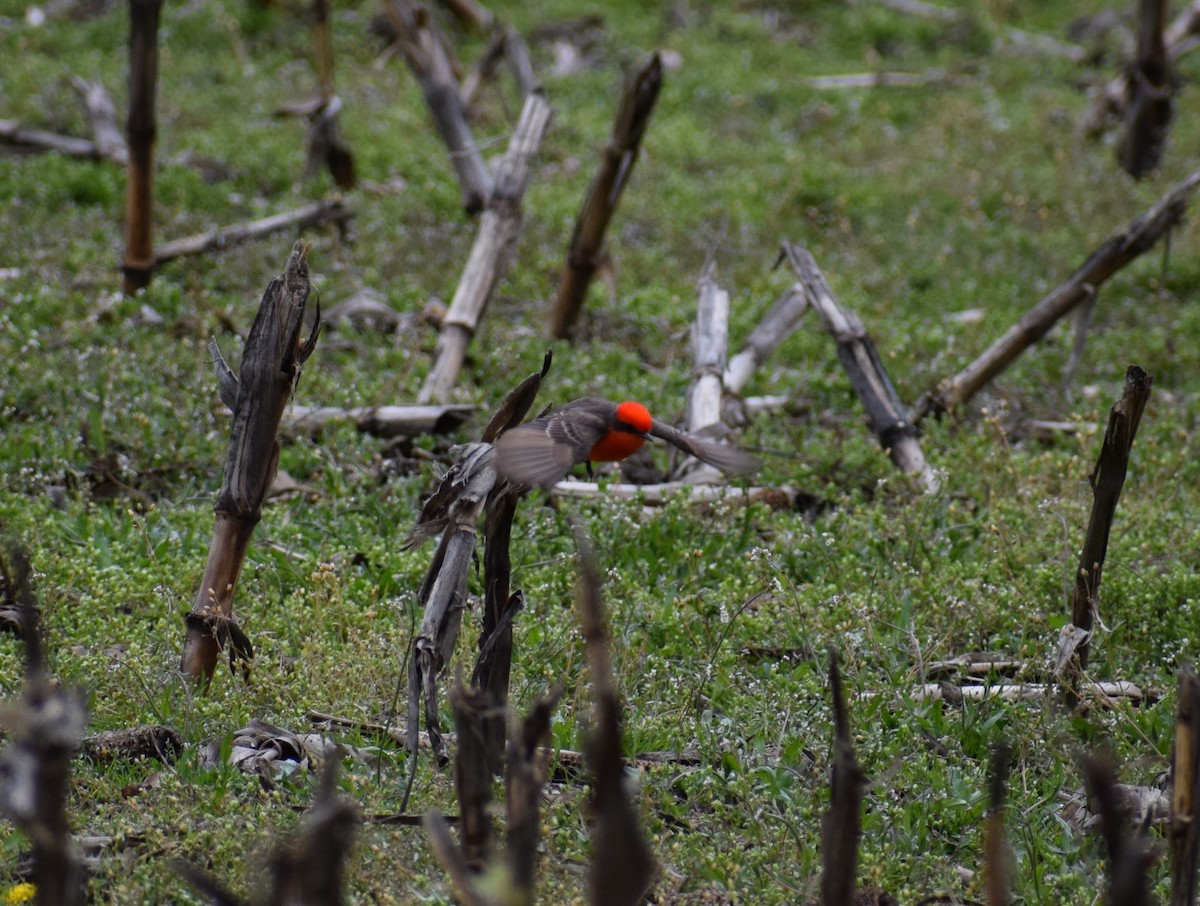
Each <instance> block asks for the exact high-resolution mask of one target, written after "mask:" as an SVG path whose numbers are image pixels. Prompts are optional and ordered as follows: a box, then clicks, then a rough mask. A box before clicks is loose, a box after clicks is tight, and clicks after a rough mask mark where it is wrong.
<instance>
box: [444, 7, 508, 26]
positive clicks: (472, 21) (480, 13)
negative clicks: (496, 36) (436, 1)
mask: <svg viewBox="0 0 1200 906" xmlns="http://www.w3.org/2000/svg"><path fill="white" fill-rule="evenodd" d="M441 2H442V6H444V7H446V9H448V10H450V12H452V13H454V15H455V16H457V17H458V20H459V21H460V22H462V23H463V25H467V26H470V27H471V28H474V29H477V30H479V31H487V30H488V29H489V28H491V26H492V23H493V22H494V21H495V16H493V15H492V11H491V10H490V9H488V8H487V7H486V6H484V5H483V4H482V3H479V2H478V0H441Z"/></svg>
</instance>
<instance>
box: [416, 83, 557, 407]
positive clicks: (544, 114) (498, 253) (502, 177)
mask: <svg viewBox="0 0 1200 906" xmlns="http://www.w3.org/2000/svg"><path fill="white" fill-rule="evenodd" d="M551 114H552V110H551V107H550V104H549V103H547V101H546V99H545V97H543V96H542V94H541V93H534V94H531V95H529V96H528V97H527V98H526V99H525V107H524V109H523V110H522V112H521V119H520V121H518V123H517V128H516V129H515V131H514V132H513V136H512V140H511V142H510V143H509V146H508V151H507V152H505V155H504V157H503V158H502V159H501V161H500V166H499V168H498V169H497V171H496V183H495V188H494V189H493V191H492V195H491V197H490V198H489V199H488V202H487V209H486V210H485V211H484V212H483V217H482V218H481V220H480V224H479V234H478V236H477V237H476V239H475V244H474V245H473V246H472V248H471V254H470V257H469V258H468V259H467V265H466V267H465V268H464V270H463V274H462V278H461V279H460V280H459V283H458V288H457V289H456V290H455V292H454V299H453V300H452V301H451V303H450V308H449V310H448V311H447V312H446V316H445V317H444V318H443V319H442V328H441V333H440V334H439V336H438V342H437V348H436V350H435V351H434V360H433V365H432V366H431V368H430V370H429V374H428V375H427V376H426V378H425V383H424V385H423V386H422V387H421V390H420V392H419V393H418V394H417V402H418V403H420V404H422V405H425V404H428V403H445V402H447V401H448V397H449V396H450V391H451V390H452V389H453V387H454V384H455V382H456V381H457V380H458V375H459V373H460V372H461V371H462V366H463V361H464V359H465V358H466V354H467V346H468V345H469V344H470V342H471V337H472V336H474V334H475V330H476V329H477V328H478V326H479V321H480V319H481V318H482V317H483V313H484V311H485V310H486V308H487V304H488V301H489V300H490V299H491V297H492V293H493V291H494V290H495V288H496V285H497V284H498V283H499V282H500V279H501V278H502V277H503V276H504V274H505V272H506V271H507V270H508V266H509V264H510V263H511V261H512V258H513V253H514V252H515V250H516V245H517V239H518V237H519V235H520V232H521V221H522V214H521V199H522V198H523V197H524V195H525V190H526V188H527V187H528V185H529V180H530V177H531V175H532V170H533V158H534V156H535V155H536V154H537V152H538V149H539V148H540V147H541V144H542V139H543V137H544V136H545V134H546V130H547V129H548V128H549V126H550V117H551Z"/></svg>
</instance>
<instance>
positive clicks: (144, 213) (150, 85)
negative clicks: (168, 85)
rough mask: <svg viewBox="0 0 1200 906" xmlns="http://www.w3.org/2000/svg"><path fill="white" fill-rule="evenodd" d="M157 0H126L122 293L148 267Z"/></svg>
mask: <svg viewBox="0 0 1200 906" xmlns="http://www.w3.org/2000/svg"><path fill="white" fill-rule="evenodd" d="M162 3H163V0H129V115H128V118H127V119H126V121H125V134H126V139H127V143H128V147H129V167H128V169H127V171H126V176H125V261H124V265H123V270H124V274H125V293H126V294H127V295H133V294H134V293H136V292H137V291H138V290H139V289H144V288H145V287H146V286H148V285H149V283H150V274H151V272H152V271H153V270H154V265H155V259H154V210H153V209H154V143H155V139H156V137H157V123H156V121H155V116H154V96H155V93H156V91H157V86H158V20H159V13H160V12H161V11H162Z"/></svg>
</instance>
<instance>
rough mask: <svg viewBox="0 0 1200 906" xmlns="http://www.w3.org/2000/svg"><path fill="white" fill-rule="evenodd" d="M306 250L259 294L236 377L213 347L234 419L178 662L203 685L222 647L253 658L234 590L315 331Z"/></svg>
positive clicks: (304, 246)
mask: <svg viewBox="0 0 1200 906" xmlns="http://www.w3.org/2000/svg"><path fill="white" fill-rule="evenodd" d="M309 247H310V246H309V244H308V243H307V242H303V241H301V242H297V243H296V245H295V246H294V247H293V249H292V253H291V255H290V256H289V257H288V261H287V266H286V267H285V268H284V272H283V273H282V274H281V275H280V276H278V277H275V278H274V279H273V280H272V281H271V283H270V285H269V286H268V287H267V290H266V292H265V293H264V294H263V297H262V302H261V303H260V304H259V308H258V315H257V316H256V317H255V319H254V325H253V326H252V327H251V328H250V335H249V337H248V338H247V339H246V348H245V350H244V351H243V353H242V364H241V369H240V379H239V378H236V377H234V374H233V372H232V371H231V370H230V369H229V366H228V365H226V364H225V362H224V360H223V359H222V358H221V355H220V351H219V350H218V349H217V348H216V344H215V343H213V344H211V345H210V349H211V350H212V352H213V355H214V361H215V363H216V366H217V373H218V378H219V386H220V393H221V400H222V401H223V402H224V403H225V405H226V406H228V407H229V408H230V410H231V411H232V412H233V424H232V427H231V429H230V436H229V449H228V452H227V454H226V457H225V471H224V476H223V478H222V482H221V490H220V493H219V494H218V496H217V503H216V525H215V526H214V528H213V538H212V543H211V545H210V547H209V552H208V562H207V564H206V565H205V568H204V578H203V579H202V580H201V582H200V588H199V590H198V591H197V592H196V599H195V601H194V602H193V603H192V608H191V611H190V612H189V613H188V616H187V625H188V628H187V637H186V640H185V642H184V650H183V658H182V663H181V669H182V671H183V673H184V674H185V675H186V676H188V677H190V678H191V679H193V680H196V681H198V682H200V683H202V684H203V685H205V686H207V685H208V683H209V682H210V681H211V679H212V675H213V671H214V669H215V668H216V662H217V654H218V652H219V651H220V649H221V647H222V646H223V645H225V644H230V645H231V649H230V660H231V663H232V662H233V661H234V659H235V657H237V658H241V659H243V660H245V659H248V658H249V657H251V656H252V652H251V649H250V648H249V644H248V640H247V639H246V638H245V636H244V635H243V634H242V633H241V631H240V630H239V629H238V628H237V624H236V622H235V621H234V619H233V593H234V589H235V588H236V586H237V580H238V576H239V574H240V573H241V569H242V564H243V562H245V557H246V550H247V548H248V546H249V544H250V537H251V535H252V534H253V533H254V527H255V526H256V525H257V524H258V521H259V518H260V517H261V515H262V502H263V499H264V498H265V497H266V494H267V491H268V490H269V489H270V487H271V482H272V481H273V480H274V477H275V471H276V468H277V466H278V462H279V443H278V441H277V440H276V439H275V435H276V432H277V431H278V429H279V422H280V420H281V418H282V417H283V410H284V407H285V406H286V405H287V402H288V399H289V398H290V397H291V395H292V393H293V391H294V390H295V387H296V382H297V381H298V380H299V378H300V368H301V366H302V365H303V364H304V362H305V361H306V360H307V359H308V357H309V356H310V355H311V354H312V351H313V349H314V348H315V346H316V342H317V335H318V334H319V332H320V326H321V325H320V313H319V312H318V314H317V317H316V319H315V323H314V326H313V329H312V333H311V334H310V335H309V337H308V339H307V340H305V339H304V338H303V337H302V336H301V329H302V328H303V326H304V315H305V310H306V307H307V303H308V294H309V282H308V264H307V256H308V250H309ZM244 666H246V667H247V669H248V665H244Z"/></svg>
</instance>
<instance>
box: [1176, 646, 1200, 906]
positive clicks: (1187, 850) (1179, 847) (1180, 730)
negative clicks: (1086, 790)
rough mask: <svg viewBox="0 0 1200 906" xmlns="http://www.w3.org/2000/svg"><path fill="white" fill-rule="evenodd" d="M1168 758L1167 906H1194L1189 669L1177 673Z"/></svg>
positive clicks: (1194, 756)
mask: <svg viewBox="0 0 1200 906" xmlns="http://www.w3.org/2000/svg"><path fill="white" fill-rule="evenodd" d="M1174 748H1175V751H1174V752H1173V753H1172V756H1171V824H1170V830H1169V832H1168V833H1169V836H1168V840H1169V842H1170V848H1171V899H1170V906H1195V903H1196V860H1197V855H1198V854H1200V815H1198V814H1197V803H1198V802H1200V678H1198V677H1197V676H1196V671H1195V670H1194V669H1192V668H1191V667H1190V666H1184V667H1183V668H1182V669H1181V670H1180V671H1179V702H1178V703H1177V705H1176V710H1175V747H1174Z"/></svg>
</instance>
